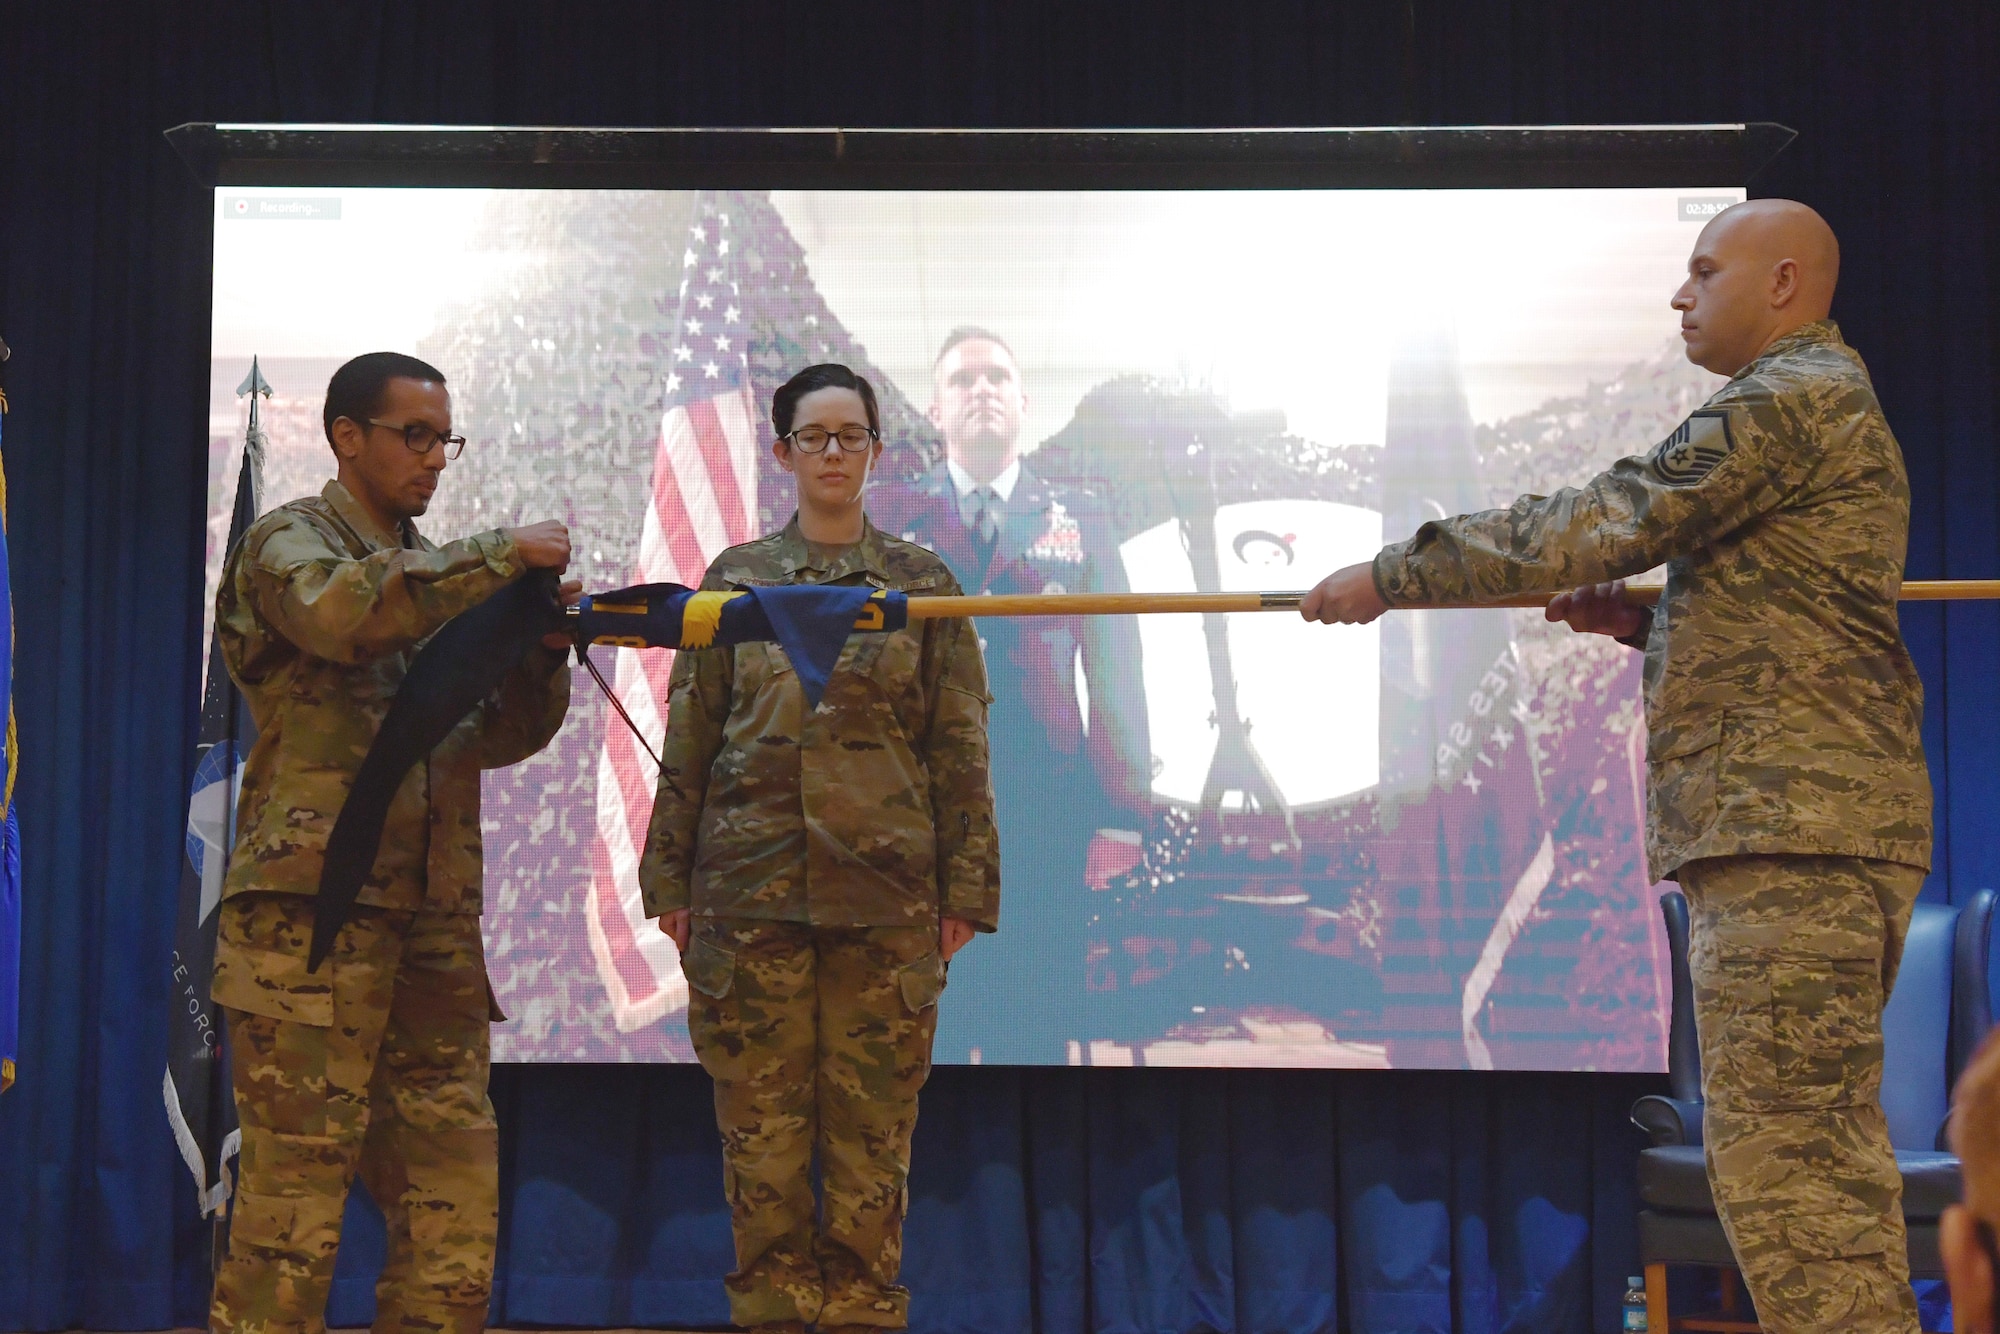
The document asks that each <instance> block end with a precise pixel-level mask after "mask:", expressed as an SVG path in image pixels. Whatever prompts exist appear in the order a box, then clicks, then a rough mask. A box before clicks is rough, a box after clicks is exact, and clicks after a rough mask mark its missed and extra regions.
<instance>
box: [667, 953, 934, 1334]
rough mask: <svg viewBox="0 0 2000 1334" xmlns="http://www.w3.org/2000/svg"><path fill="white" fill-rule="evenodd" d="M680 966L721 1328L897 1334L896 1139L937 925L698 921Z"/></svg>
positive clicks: (923, 1067) (907, 1112)
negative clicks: (706, 1161) (722, 1227)
mask: <svg viewBox="0 0 2000 1334" xmlns="http://www.w3.org/2000/svg"><path fill="white" fill-rule="evenodd" d="M683 969H684V971H685V972H686V975H687V980H688V987H689V997H688V999H689V1005H688V1033H689V1035H690V1036H691V1037H692V1038H693V1039H694V1049H695V1052H696V1054H697V1055H698V1056H700V1058H701V1063H702V1067H703V1068H704V1069H706V1070H707V1071H708V1073H709V1075H710V1076H711V1077H712V1078H713V1079H714V1080H715V1120H716V1125H717V1128H718V1129H720V1130H721V1132H722V1165H723V1186H724V1190H725V1191H726V1193H727V1194H728V1197H729V1221H730V1227H731V1230H732V1231H733V1232H734V1234H735V1238H736V1270H735V1272H734V1273H732V1274H730V1276H729V1278H728V1280H727V1281H726V1284H725V1286H726V1288H727V1290H728V1293H729V1314H730V1319H731V1320H732V1321H734V1322H735V1323H736V1324H738V1325H742V1326H746V1327H747V1326H751V1325H762V1324H771V1323H776V1322H781V1321H793V1320H798V1321H804V1322H806V1323H808V1324H812V1323H817V1324H818V1325H819V1326H820V1327H821V1328H822V1329H830V1328H832V1327H835V1326H840V1325H872V1326H877V1327H881V1328H885V1329H900V1328H902V1327H903V1326H904V1324H905V1323H907V1316H908V1311H909V1302H910V1296H909V1291H908V1290H907V1289H905V1288H902V1287H899V1286H897V1284H896V1274H897V1271H898V1270H900V1269H901V1268H902V1263H903V1214H904V1212H905V1211H906V1209H907V1208H908V1203H909V1196H908V1191H907V1182H908V1179H909V1173H910V1135H911V1132H912V1131H913V1130H915V1129H916V1124H917V1091H918V1090H919V1089H921V1088H922V1087H923V1085H924V1081H925V1079H927V1078H928V1077H929V1075H930V1069H931V1038H932V1036H933V1034H934V1033H935V1031H936V1028H937V999H938V995H939V992H940V991H941V990H942V988H943V986H944V965H943V963H942V962H941V961H940V960H939V958H938V951H937V929H936V928H935V927H928V926H925V927H904V926H877V927H814V926H809V925H807V924H805V923H803V922H765V921H752V920H747V919H742V918H703V917H698V918H696V919H695V924H694V938H693V940H692V941H691V942H690V943H689V946H688V953H687V958H686V959H685V960H683ZM815 1154H816V1155H817V1157H818V1161H819V1175H820V1188H821V1192H822V1194H823V1195H824V1197H825V1205H824V1208H819V1207H816V1205H815V1202H814V1199H813V1188H812V1167H813V1159H814V1156H815Z"/></svg>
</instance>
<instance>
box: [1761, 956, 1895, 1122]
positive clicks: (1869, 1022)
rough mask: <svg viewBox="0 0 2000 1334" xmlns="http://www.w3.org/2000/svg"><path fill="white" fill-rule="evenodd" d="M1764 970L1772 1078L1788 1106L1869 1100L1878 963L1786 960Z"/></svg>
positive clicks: (1875, 1076) (1878, 1026) (1874, 1075)
mask: <svg viewBox="0 0 2000 1334" xmlns="http://www.w3.org/2000/svg"><path fill="white" fill-rule="evenodd" d="M1767 967H1768V968H1769V969H1770V975H1771V1040H1772V1058H1773V1063H1774V1066H1775V1069H1774V1072H1773V1073H1774V1074H1775V1075H1776V1076H1777V1081H1778V1088H1779V1089H1780V1090H1782V1091H1783V1092H1784V1094H1785V1096H1786V1097H1787V1098H1788V1099H1789V1102H1790V1105H1791V1106H1794V1107H1802V1108H1821V1107H1845V1106H1848V1105H1850V1104H1853V1103H1857V1102H1862V1101H1867V1100H1871V1099H1872V1098H1873V1097H1874V1096H1875V1094H1876V1092H1877V1086H1878V1084H1879V1082H1880V1079H1881V1071H1882V969H1881V965H1880V963H1878V962H1877V961H1876V960H1874V959H1825V958H1811V957H1806V958H1800V957H1796V956H1793V957H1786V958H1780V959H1773V960H1771V961H1770V963H1769V964H1768V965H1767Z"/></svg>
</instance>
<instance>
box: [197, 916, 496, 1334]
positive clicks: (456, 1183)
mask: <svg viewBox="0 0 2000 1334" xmlns="http://www.w3.org/2000/svg"><path fill="white" fill-rule="evenodd" d="M312 909H313V901H312V900H311V899H310V898H306V897H303V896H300V895H288V894H246V895H239V896H238V897H235V898H232V899H229V900H228V901H226V902H225V903H224V904H223V905H222V908H221V910H220V911H221V914H222V917H221V923H220V927H219V931H218V938H217V942H216V962H215V983H214V987H213V994H214V996H215V999H216V1001H217V1002H218V1003H219V1004H221V1005H223V1006H224V1007H226V1011H227V1014H228V1022H229V1039H230V1044H231V1050H230V1059H231V1062H232V1075H233V1079H234V1082H235V1089H236V1114H237V1118H238V1119H239V1120H240V1121H241V1123H242V1127H243V1155H242V1161H241V1166H240V1176H239V1179H238V1188H237V1192H236V1200H235V1206H234V1212H233V1215H232V1218H231V1221H230V1228H229V1254H228V1258H227V1259H225V1260H224V1261H223V1264H222V1267H221V1272H220V1274H219V1275H218V1277H217V1279H216V1285H215V1295H214V1299H213V1302H212V1304H211V1306H210V1310H209V1328H210V1330H212V1331H214V1334H230V1332H231V1331H240V1332H242V1334H281V1332H284V1334H290V1332H292V1331H305V1332H306V1334H320V1331H323V1330H324V1329H325V1328H326V1320H325V1314H326V1299H327V1291H328V1288H329V1287H330V1285H331V1283H332V1279H333V1262H334V1253H335V1251H336V1250H337V1249H338V1247H339V1244H340V1223H341V1213H342V1209H343V1206H344V1205H345V1204H346V1201H347V1191H348V1186H349V1183H350V1182H351V1181H352V1180H353V1178H354V1177H355V1175H356V1173H357V1171H358V1173H359V1175H360V1177H361V1179H362V1182H363V1183H364V1184H365V1185H366V1186H367V1188H368V1193H369V1194H370V1195H371V1196H372V1197H374V1200H375V1202H376V1204H377V1205H379V1206H380V1207H381V1209H382V1213H383V1216H384V1218H385V1219H386V1220H387V1222H388V1236H389V1249H388V1260H387V1262H386V1263H385V1264H384V1266H383V1269H382V1276H381V1279H380V1280H379V1281H378V1283H377V1284H376V1288H375V1297H376V1314H375V1326H374V1328H375V1329H376V1331H378V1334H390V1332H391V1331H399V1332H400V1334H439V1332H440V1331H442V1332H444V1334H473V1332H474V1331H478V1330H480V1329H483V1328H484V1327H485V1324H486V1302H487V1296H488V1292H489V1289H490V1287H491V1284H492V1277H493V1248H494V1241H495V1238H496V1235H497V1233H498V1229H499V1163H498V1141H497V1131H496V1129H495V1124H494V1120H493V1104H492V1102H491V1101H490V1100H489V1099H488V1098H487V1092H486V1082H487V1072H488V1066H487V1036H488V1033H487V1025H488V1023H489V1022H490V1018H491V1013H492V1012H491V1009H490V1001H489V999H488V992H487V989H486V964H485V953H484V947H483V945H482V943H481V940H480V936H479V918H478V917H476V916H472V915H465V914H442V913H437V914H434V913H424V912H402V911H390V910H387V909H382V908H368V907H360V908H356V909H354V912H353V916H352V918H351V919H350V921H349V922H348V924H347V925H346V926H344V927H343V928H341V932H340V936H339V939H338V940H337V941H336V943H335V945H334V950H333V954H332V956H331V958H329V959H328V961H327V962H326V963H325V964H322V965H321V966H320V970H319V972H317V973H313V974H308V973H307V972H306V970H305V959H306V947H307V942H308V941H309V940H310V938H311V934H312Z"/></svg>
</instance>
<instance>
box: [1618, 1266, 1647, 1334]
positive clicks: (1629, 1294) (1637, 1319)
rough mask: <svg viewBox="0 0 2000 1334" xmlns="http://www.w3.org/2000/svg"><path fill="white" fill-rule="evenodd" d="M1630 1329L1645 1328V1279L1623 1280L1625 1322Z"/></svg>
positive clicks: (1625, 1327)
mask: <svg viewBox="0 0 2000 1334" xmlns="http://www.w3.org/2000/svg"><path fill="white" fill-rule="evenodd" d="M1623 1328H1624V1329H1626V1330H1628V1331H1630V1330H1635V1329H1641V1330H1642V1329H1644V1328H1646V1280H1645V1279H1643V1278H1628V1279H1626V1280H1625V1324H1624V1325H1623Z"/></svg>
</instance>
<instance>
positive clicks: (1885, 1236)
mask: <svg viewBox="0 0 2000 1334" xmlns="http://www.w3.org/2000/svg"><path fill="white" fill-rule="evenodd" d="M1784 1229H1785V1243H1786V1247H1787V1249H1789V1250H1790V1251H1791V1253H1792V1254H1793V1255H1795V1256H1797V1257H1798V1258H1799V1259H1801V1260H1847V1259H1855V1258H1859V1257H1862V1256H1869V1255H1881V1254H1882V1253H1883V1252H1885V1251H1887V1250H1888V1249H1889V1247H1890V1235H1889V1229H1888V1228H1887V1227H1885V1226H1884V1225H1883V1222H1882V1212H1881V1211H1880V1210H1878V1209H1872V1208H1867V1207H1864V1206H1863V1205H1862V1204H1861V1203H1860V1202H1859V1201H1856V1200H1852V1199H1848V1198H1842V1199H1840V1200H1838V1201H1835V1202H1833V1203H1831V1205H1830V1206H1822V1207H1819V1208H1809V1209H1799V1210H1796V1211H1794V1212H1792V1213H1790V1214H1788V1215H1787V1216H1786V1218H1785V1219H1784Z"/></svg>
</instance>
